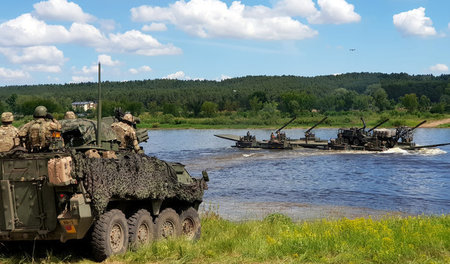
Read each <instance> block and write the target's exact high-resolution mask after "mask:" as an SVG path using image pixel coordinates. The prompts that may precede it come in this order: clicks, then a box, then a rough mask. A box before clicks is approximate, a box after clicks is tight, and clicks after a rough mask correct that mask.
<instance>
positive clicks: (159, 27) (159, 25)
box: [142, 23, 167, 31]
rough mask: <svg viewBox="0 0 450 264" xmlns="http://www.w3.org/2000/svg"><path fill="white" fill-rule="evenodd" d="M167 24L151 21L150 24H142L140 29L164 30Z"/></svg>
mask: <svg viewBox="0 0 450 264" xmlns="http://www.w3.org/2000/svg"><path fill="white" fill-rule="evenodd" d="M166 30H167V26H166V24H164V23H151V24H150V25H144V26H142V31H166Z"/></svg>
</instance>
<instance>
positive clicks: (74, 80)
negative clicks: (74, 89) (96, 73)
mask: <svg viewBox="0 0 450 264" xmlns="http://www.w3.org/2000/svg"><path fill="white" fill-rule="evenodd" d="M93 81H94V77H86V76H72V83H81V82H93Z"/></svg>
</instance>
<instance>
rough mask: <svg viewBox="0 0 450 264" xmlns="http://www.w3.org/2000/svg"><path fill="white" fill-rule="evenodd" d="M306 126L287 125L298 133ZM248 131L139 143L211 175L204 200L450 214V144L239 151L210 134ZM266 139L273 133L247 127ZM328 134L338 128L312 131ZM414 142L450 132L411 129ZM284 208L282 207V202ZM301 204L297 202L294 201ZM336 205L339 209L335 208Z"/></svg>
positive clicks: (156, 136) (154, 136)
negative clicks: (412, 148)
mask: <svg viewBox="0 0 450 264" xmlns="http://www.w3.org/2000/svg"><path fill="white" fill-rule="evenodd" d="M303 131H304V129H286V130H285V132H286V134H287V136H289V137H291V138H299V137H300V136H301V135H302V134H303ZM246 132H247V130H242V129H233V130H214V129H207V130H197V129H187V130H152V131H150V133H149V136H150V140H149V142H148V143H145V144H143V146H144V150H145V152H146V153H147V154H149V155H154V156H156V157H158V158H160V159H163V160H167V161H179V162H182V163H184V164H186V167H187V169H188V170H189V171H190V172H191V174H192V175H194V176H197V177H199V176H200V175H201V170H204V169H205V170H207V171H208V174H209V176H210V182H209V190H208V191H206V193H205V197H204V200H205V204H208V203H212V204H216V205H218V206H222V207H225V208H227V210H233V208H236V207H243V208H247V209H245V210H252V209H251V208H255V207H258V208H264V207H265V206H264V205H267V208H269V207H270V206H272V207H273V208H272V207H270V210H269V211H273V210H275V211H276V208H277V207H280V210H282V208H283V207H286V206H288V205H304V206H306V207H308V208H313V207H317V208H324V210H325V209H326V208H331V207H335V208H347V209H348V208H350V209H351V210H353V209H357V208H359V209H358V210H360V209H361V210H366V209H369V210H373V212H376V210H382V211H383V212H384V211H398V212H402V213H405V214H422V213H424V214H448V213H449V212H450V194H449V192H450V188H449V187H450V176H449V174H450V173H449V172H450V154H449V153H450V146H443V147H440V148H439V149H427V150H420V151H404V150H400V149H392V150H389V151H387V152H381V153H373V152H361V151H360V152H357V151H321V150H311V149H297V150H261V149H260V150H243V149H236V148H232V147H231V145H233V142H232V141H228V140H224V139H220V138H217V137H214V134H236V135H244V134H245V133H246ZM251 132H252V134H255V135H256V137H257V139H268V137H269V135H270V132H271V130H267V129H255V130H251ZM315 132H316V136H319V137H321V138H322V139H330V138H333V137H334V136H335V135H336V129H317V130H315ZM415 142H416V143H417V144H420V145H428V144H434V143H443V142H450V129H417V130H416V132H415ZM283 205H285V206H283ZM300 207H301V206H300ZM338 210H339V209H338Z"/></svg>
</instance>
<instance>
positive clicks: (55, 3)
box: [33, 0, 95, 23]
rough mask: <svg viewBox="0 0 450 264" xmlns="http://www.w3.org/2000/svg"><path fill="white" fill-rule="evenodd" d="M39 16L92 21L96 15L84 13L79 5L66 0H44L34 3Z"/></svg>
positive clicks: (51, 18)
mask: <svg viewBox="0 0 450 264" xmlns="http://www.w3.org/2000/svg"><path fill="white" fill-rule="evenodd" d="M33 7H34V9H35V13H36V15H37V16H38V17H39V18H42V19H46V20H57V21H72V22H82V23H85V22H90V21H94V20H95V17H94V16H92V15H90V14H87V13H84V12H83V10H82V9H81V7H80V6H79V5H77V4H76V3H73V2H68V1H66V0H49V1H42V2H39V3H36V4H34V5H33Z"/></svg>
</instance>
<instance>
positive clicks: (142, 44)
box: [97, 30, 181, 56]
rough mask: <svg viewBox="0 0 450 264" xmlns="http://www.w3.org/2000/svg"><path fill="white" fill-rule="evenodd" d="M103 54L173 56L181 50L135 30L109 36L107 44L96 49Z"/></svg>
mask: <svg viewBox="0 0 450 264" xmlns="http://www.w3.org/2000/svg"><path fill="white" fill-rule="evenodd" d="M97 50H98V51H103V52H120V53H135V54H139V55H146V56H155V55H174V54H180V53H181V49H180V48H177V47H175V46H173V45H172V44H167V45H164V44H161V43H160V42H159V41H158V40H156V39H155V38H153V37H152V36H150V35H146V34H143V33H142V32H140V31H137V30H130V31H127V32H125V33H123V34H121V33H117V34H109V43H108V44H107V45H105V46H103V47H99V48H97Z"/></svg>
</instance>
